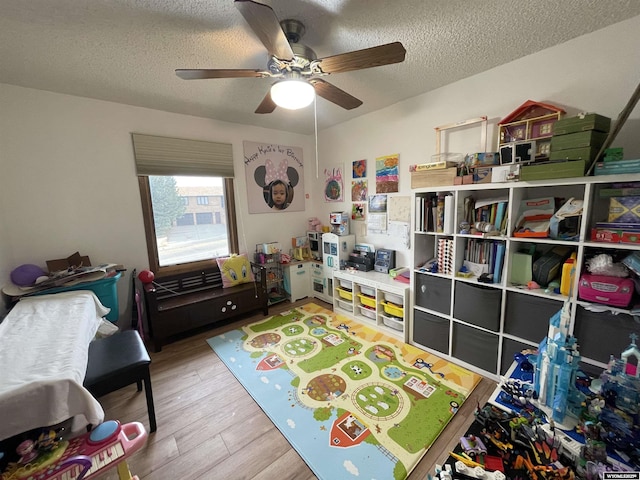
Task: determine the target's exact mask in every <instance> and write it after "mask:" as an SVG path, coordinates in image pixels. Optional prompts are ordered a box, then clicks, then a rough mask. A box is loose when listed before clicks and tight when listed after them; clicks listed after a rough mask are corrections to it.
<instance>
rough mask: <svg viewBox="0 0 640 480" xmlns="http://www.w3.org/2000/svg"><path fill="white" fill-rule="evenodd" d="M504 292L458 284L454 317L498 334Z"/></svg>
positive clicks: (462, 283) (468, 284)
mask: <svg viewBox="0 0 640 480" xmlns="http://www.w3.org/2000/svg"><path fill="white" fill-rule="evenodd" d="M501 301H502V290H498V289H497V288H491V287H482V286H480V285H478V286H476V285H471V284H470V283H465V282H456V291H455V299H454V303H453V317H454V318H456V319H458V320H462V321H464V322H467V323H472V324H474V325H478V326H479V327H483V328H486V329H488V330H493V331H494V332H497V331H498V329H499V328H500V302H501Z"/></svg>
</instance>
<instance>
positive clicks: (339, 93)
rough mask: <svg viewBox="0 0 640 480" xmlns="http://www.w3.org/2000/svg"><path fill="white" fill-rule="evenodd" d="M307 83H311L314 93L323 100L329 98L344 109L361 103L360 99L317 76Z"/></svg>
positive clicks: (349, 108) (352, 107)
mask: <svg viewBox="0 0 640 480" xmlns="http://www.w3.org/2000/svg"><path fill="white" fill-rule="evenodd" d="M309 83H310V84H311V85H313V88H314V89H315V90H316V93H317V94H318V95H320V96H321V97H322V98H324V99H325V100H329V101H330V102H332V103H335V104H336V105H338V106H339V107H342V108H344V109H346V110H353V109H354V108H357V107H359V106H360V105H362V100H359V99H357V98H356V97H354V96H352V95H349V94H348V93H347V92H345V91H344V90H340V89H339V88H338V87H336V86H335V85H332V84H331V83H329V82H325V81H324V80H321V79H319V78H312V79H311V80H309Z"/></svg>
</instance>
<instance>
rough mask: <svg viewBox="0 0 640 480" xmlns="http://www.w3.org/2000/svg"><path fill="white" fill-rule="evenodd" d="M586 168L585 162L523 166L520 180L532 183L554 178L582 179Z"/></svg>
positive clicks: (571, 161) (573, 161)
mask: <svg viewBox="0 0 640 480" xmlns="http://www.w3.org/2000/svg"><path fill="white" fill-rule="evenodd" d="M586 167H587V162H586V161H585V160H570V161H567V162H550V163H540V164H538V165H523V166H522V169H521V171H520V180H521V181H523V182H530V181H532V180H549V179H552V178H572V177H582V176H584V172H585V169H586Z"/></svg>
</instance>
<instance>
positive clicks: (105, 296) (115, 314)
mask: <svg viewBox="0 0 640 480" xmlns="http://www.w3.org/2000/svg"><path fill="white" fill-rule="evenodd" d="M121 276H122V274H121V273H120V272H118V273H116V274H115V275H114V276H112V277H106V278H102V279H100V280H94V281H93V282H86V283H79V284H77V285H73V286H71V287H58V288H52V289H50V290H46V291H44V292H42V293H41V294H38V295H44V294H50V293H60V292H70V291H74V290H91V291H92V292H93V293H95V294H96V297H98V300H100V303H102V305H104V306H105V307H107V308H110V309H111V311H110V312H109V313H108V314H107V315H106V316H105V318H106V319H107V320H109V321H110V322H114V323H115V322H117V321H118V318H119V317H120V311H119V309H118V288H117V285H116V283H117V282H118V280H120V277H121Z"/></svg>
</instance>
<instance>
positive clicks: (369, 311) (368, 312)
mask: <svg viewBox="0 0 640 480" xmlns="http://www.w3.org/2000/svg"><path fill="white" fill-rule="evenodd" d="M359 308H360V313H362V315H364V316H365V317H367V318H371V319H373V320H375V319H376V311H375V310H374V309H373V308H367V307H363V306H362V305H361V306H360V307H359Z"/></svg>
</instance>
